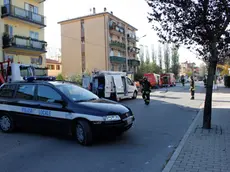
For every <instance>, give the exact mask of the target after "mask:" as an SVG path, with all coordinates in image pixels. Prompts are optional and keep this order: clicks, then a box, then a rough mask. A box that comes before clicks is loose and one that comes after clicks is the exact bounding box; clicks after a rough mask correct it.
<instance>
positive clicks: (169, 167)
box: [162, 103, 204, 172]
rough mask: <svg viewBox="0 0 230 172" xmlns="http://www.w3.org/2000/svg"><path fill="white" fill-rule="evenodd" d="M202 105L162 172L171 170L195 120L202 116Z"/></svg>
mask: <svg viewBox="0 0 230 172" xmlns="http://www.w3.org/2000/svg"><path fill="white" fill-rule="evenodd" d="M203 106H204V103H202V104H201V105H200V107H199V108H200V110H199V112H198V113H197V115H196V117H195V119H194V120H193V122H192V124H191V125H190V126H189V128H188V130H187V132H186V133H185V135H184V136H183V138H182V140H181V141H180V143H179V145H178V146H177V148H176V149H175V151H174V153H173V155H172V156H171V158H170V159H169V161H168V163H167V164H166V166H165V167H164V169H163V170H162V172H170V170H171V169H172V167H173V165H174V163H175V161H176V160H177V158H178V156H179V155H180V152H181V150H182V149H183V147H184V145H185V143H186V141H187V139H188V137H189V135H190V134H191V132H192V130H193V128H194V127H195V125H196V122H197V120H198V119H199V117H200V115H201V114H202V109H203Z"/></svg>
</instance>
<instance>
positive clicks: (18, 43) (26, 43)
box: [0, 0, 47, 67]
mask: <svg viewBox="0 0 230 172" xmlns="http://www.w3.org/2000/svg"><path fill="white" fill-rule="evenodd" d="M44 1H45V0H0V6H1V18H0V36H1V38H2V41H0V62H3V61H7V60H8V59H10V60H11V61H12V62H15V63H22V64H34V65H37V66H41V67H45V66H46V61H45V53H46V45H47V43H46V42H45V41H44V28H45V27H46V23H45V17H44Z"/></svg>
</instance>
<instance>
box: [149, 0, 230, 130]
mask: <svg viewBox="0 0 230 172" xmlns="http://www.w3.org/2000/svg"><path fill="white" fill-rule="evenodd" d="M146 2H147V3H148V5H149V6H150V7H151V9H152V12H151V13H149V17H148V18H149V22H157V23H153V28H154V29H155V30H156V31H157V34H158V35H159V37H160V39H161V42H165V43H175V44H177V45H179V44H184V45H185V46H187V48H191V47H194V48H195V50H196V52H197V53H198V55H199V56H200V57H201V58H203V59H204V61H206V62H208V79H207V89H206V97H205V106H204V116H203V128H206V129H210V128H211V113H212V88H213V80H214V74H215V73H216V71H215V70H216V66H217V63H218V62H221V61H224V60H225V59H226V57H227V58H229V57H230V53H229V43H230V29H229V28H228V26H229V24H230V1H229V0H219V1H217V0H196V1H195V0H181V1H169V0H146Z"/></svg>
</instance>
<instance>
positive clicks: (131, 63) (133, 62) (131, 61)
mask: <svg viewBox="0 0 230 172" xmlns="http://www.w3.org/2000/svg"><path fill="white" fill-rule="evenodd" d="M128 65H129V66H140V61H139V60H136V59H128Z"/></svg>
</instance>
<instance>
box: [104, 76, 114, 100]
mask: <svg viewBox="0 0 230 172" xmlns="http://www.w3.org/2000/svg"><path fill="white" fill-rule="evenodd" d="M112 83H113V80H112V76H111V75H105V98H109V97H110V96H111V92H112Z"/></svg>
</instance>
